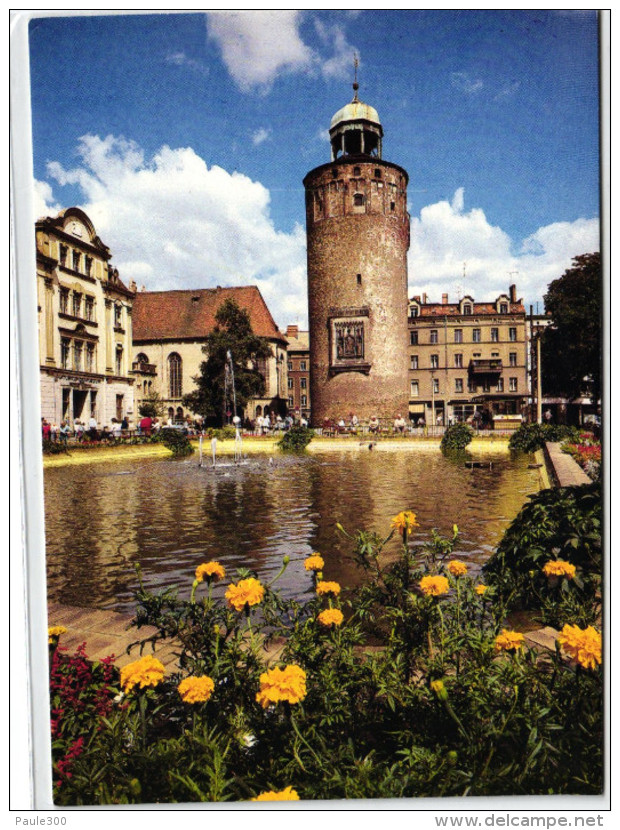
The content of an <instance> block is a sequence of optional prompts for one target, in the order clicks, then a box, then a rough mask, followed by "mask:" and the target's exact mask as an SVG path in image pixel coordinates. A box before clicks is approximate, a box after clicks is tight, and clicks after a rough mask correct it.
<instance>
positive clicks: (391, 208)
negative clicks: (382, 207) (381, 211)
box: [390, 202, 396, 213]
mask: <svg viewBox="0 0 620 830" xmlns="http://www.w3.org/2000/svg"><path fill="white" fill-rule="evenodd" d="M390 210H391V211H392V213H394V211H395V210H396V202H390Z"/></svg>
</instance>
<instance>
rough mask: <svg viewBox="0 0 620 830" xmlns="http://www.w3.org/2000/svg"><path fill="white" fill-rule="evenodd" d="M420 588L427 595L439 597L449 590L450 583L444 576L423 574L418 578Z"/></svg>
mask: <svg viewBox="0 0 620 830" xmlns="http://www.w3.org/2000/svg"><path fill="white" fill-rule="evenodd" d="M420 590H421V591H422V593H423V594H426V596H427V597H440V596H441V595H442V594H447V593H448V591H449V590H450V583H449V582H448V580H447V579H446V577H445V576H423V577H422V579H421V580H420Z"/></svg>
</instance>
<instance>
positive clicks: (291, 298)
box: [30, 10, 600, 329]
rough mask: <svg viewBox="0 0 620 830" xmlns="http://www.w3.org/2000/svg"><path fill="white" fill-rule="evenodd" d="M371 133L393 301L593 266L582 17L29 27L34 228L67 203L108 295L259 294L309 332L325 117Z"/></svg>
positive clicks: (400, 14)
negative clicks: (396, 187)
mask: <svg viewBox="0 0 620 830" xmlns="http://www.w3.org/2000/svg"><path fill="white" fill-rule="evenodd" d="M354 53H356V54H357V55H358V57H359V83H360V90H359V97H360V99H361V100H362V101H364V102H366V103H368V104H371V105H372V106H373V107H375V109H377V111H378V113H379V117H380V119H381V122H382V125H383V129H384V139H383V158H384V159H385V160H387V161H391V162H394V163H396V164H399V165H400V166H402V167H404V168H405V169H406V170H407V171H408V173H409V188H408V204H409V213H410V215H411V248H410V251H409V258H408V270H409V295H410V296H413V295H414V294H421V293H423V292H426V293H427V294H428V297H429V300H431V301H440V300H441V295H442V293H448V294H449V297H450V300H451V301H456V300H457V298H459V297H460V296H463V295H465V294H470V295H471V296H473V297H474V298H475V299H476V300H478V301H484V300H491V299H495V298H496V297H497V296H498V295H499V294H500V293H504V292H505V291H506V290H507V288H508V285H509V284H511V283H516V285H517V293H518V295H519V297H523V299H524V302H525V303H526V305H527V306H529V305H530V304H532V305H534V307H535V310H536V309H537V310H538V311H540V312H542V310H543V296H544V294H545V291H546V288H547V285H548V284H549V283H550V282H551V281H552V280H554V279H556V278H558V277H560V276H561V275H562V273H563V272H564V271H565V270H566V269H567V268H568V267H570V265H571V261H572V259H573V257H575V256H577V255H580V254H583V253H589V252H593V251H596V250H599V246H600V242H599V235H600V228H599V92H598V82H599V78H598V28H597V18H596V13H595V12H593V11H585V12H579V11H565V12H561V11H540V10H532V11H517V10H503V11H437V10H436V11H377V10H375V11H356V12H353V11H325V10H323V11H275V12H207V13H202V14H195V13H191V14H178V13H166V14H151V15H143V14H139V15H126V14H125V15H103V16H102V15H96V16H61V17H41V18H35V19H33V20H32V21H31V23H30V73H31V91H32V101H31V104H32V134H33V148H34V177H35V193H36V197H35V202H36V206H35V213H36V218H38V217H40V216H43V215H53V214H55V213H56V212H57V211H58V210H60V209H62V208H66V207H69V206H71V205H78V206H79V207H81V208H82V209H83V210H85V211H86V213H87V214H88V215H89V216H90V218H91V219H92V221H93V223H94V225H95V228H96V230H97V233H98V234H99V236H100V237H101V239H102V240H103V242H104V243H105V244H106V245H107V246H108V247H109V248H110V249H111V251H112V261H113V263H114V264H115V266H116V267H117V268H118V269H119V271H120V275H121V278H122V279H124V281H125V283H128V282H129V281H130V280H131V279H135V281H136V282H137V283H138V285H139V286H141V285H144V286H146V288H147V290H163V289H179V288H209V287H215V286H216V285H221V286H232V285H247V284H255V285H258V287H259V288H260V290H261V292H262V294H263V296H264V298H265V300H266V302H267V304H268V306H269V308H270V309H271V311H272V314H273V316H274V318H275V320H276V322H277V324H278V325H279V326H280V327H281V328H282V329H285V328H286V326H287V325H288V324H295V323H298V324H299V325H300V326H301V327H305V326H306V325H307V282H306V248H305V207H304V190H303V185H302V180H303V178H304V176H305V175H306V173H307V172H308V171H309V170H311V169H313V168H314V167H317V166H318V165H320V164H324V163H325V162H328V161H329V160H330V147H329V138H328V132H327V130H328V128H329V124H330V120H331V117H332V115H333V114H334V113H335V112H336V111H337V110H339V109H340V108H341V107H342V106H344V104H346V103H347V102H348V101H350V100H351V98H352V95H353V91H352V88H351V83H352V81H353V55H354Z"/></svg>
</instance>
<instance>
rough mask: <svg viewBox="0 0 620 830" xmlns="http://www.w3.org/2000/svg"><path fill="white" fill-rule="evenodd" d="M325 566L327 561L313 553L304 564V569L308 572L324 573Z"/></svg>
mask: <svg viewBox="0 0 620 830" xmlns="http://www.w3.org/2000/svg"><path fill="white" fill-rule="evenodd" d="M324 566H325V561H324V559H323V557H322V556H321V554H320V553H313V554H312V556H309V557H308V558H307V559H306V561H305V562H304V568H305V569H306V570H307V571H322V570H323V567H324Z"/></svg>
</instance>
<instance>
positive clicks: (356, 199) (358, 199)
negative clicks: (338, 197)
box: [353, 193, 364, 207]
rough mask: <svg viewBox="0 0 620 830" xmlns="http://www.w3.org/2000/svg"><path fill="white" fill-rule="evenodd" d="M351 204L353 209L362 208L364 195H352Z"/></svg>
mask: <svg viewBox="0 0 620 830" xmlns="http://www.w3.org/2000/svg"><path fill="white" fill-rule="evenodd" d="M353 204H354V205H355V207H364V194H363V193H354V194H353Z"/></svg>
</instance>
